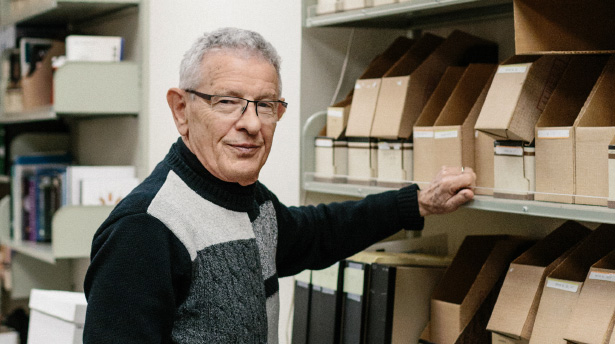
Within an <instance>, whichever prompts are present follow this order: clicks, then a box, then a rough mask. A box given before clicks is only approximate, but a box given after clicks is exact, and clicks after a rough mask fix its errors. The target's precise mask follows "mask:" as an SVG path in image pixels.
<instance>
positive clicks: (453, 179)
mask: <svg viewBox="0 0 615 344" xmlns="http://www.w3.org/2000/svg"><path fill="white" fill-rule="evenodd" d="M475 180H476V174H475V173H474V172H472V169H470V168H468V169H466V170H465V171H464V172H463V173H461V174H459V175H456V176H450V177H449V179H448V180H447V182H448V184H449V187H450V189H449V190H450V193H451V194H455V193H457V191H459V190H461V189H464V188H469V187H471V186H472V185H473V184H474V181H475Z"/></svg>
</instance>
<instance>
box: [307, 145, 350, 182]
mask: <svg viewBox="0 0 615 344" xmlns="http://www.w3.org/2000/svg"><path fill="white" fill-rule="evenodd" d="M314 151H315V156H316V163H315V171H314V180H315V181H320V182H333V183H345V182H346V175H347V174H348V142H347V141H345V140H336V139H333V138H330V137H317V138H316V139H315V140H314Z"/></svg>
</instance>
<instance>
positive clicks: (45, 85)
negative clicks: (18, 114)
mask: <svg viewBox="0 0 615 344" xmlns="http://www.w3.org/2000/svg"><path fill="white" fill-rule="evenodd" d="M64 47H65V44H64V43H63V42H56V41H54V42H53V43H52V45H51V48H50V49H49V50H48V51H47V53H46V54H45V56H44V57H43V60H42V61H41V63H40V64H37V68H36V70H35V71H34V73H32V75H29V76H24V77H22V79H21V88H22V92H23V109H24V110H31V109H36V108H38V107H41V106H47V105H50V104H51V103H52V102H53V100H52V96H53V91H52V89H53V69H52V67H51V58H52V57H55V56H60V55H64Z"/></svg>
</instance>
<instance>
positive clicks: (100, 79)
mask: <svg viewBox="0 0 615 344" xmlns="http://www.w3.org/2000/svg"><path fill="white" fill-rule="evenodd" d="M139 88H140V81H139V65H138V64H137V63H135V62H67V63H66V64H65V65H64V66H62V67H61V68H59V69H58V70H57V71H56V72H55V74H54V102H55V104H54V105H53V106H51V105H50V106H45V107H41V108H38V109H34V110H31V111H23V112H9V113H2V111H0V123H5V124H8V123H21V122H35V121H47V120H55V119H58V115H66V116H101V115H106V116H112V115H113V116H118V115H119V116H125V115H134V116H136V115H137V114H138V113H139V110H140V104H139V92H140V89H139Z"/></svg>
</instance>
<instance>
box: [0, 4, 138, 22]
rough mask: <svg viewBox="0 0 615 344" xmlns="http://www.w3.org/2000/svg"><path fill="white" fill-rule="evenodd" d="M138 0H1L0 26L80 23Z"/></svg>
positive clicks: (129, 5) (118, 9) (128, 5)
mask: <svg viewBox="0 0 615 344" xmlns="http://www.w3.org/2000/svg"><path fill="white" fill-rule="evenodd" d="M139 2H140V1H139V0H106V1H103V0H98V1H93V0H18V1H11V0H0V25H13V24H25V25H63V24H72V23H80V22H83V21H88V20H91V19H93V18H96V17H100V16H104V15H106V14H110V13H113V12H116V11H120V10H123V9H125V8H128V7H133V6H137V5H139Z"/></svg>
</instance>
